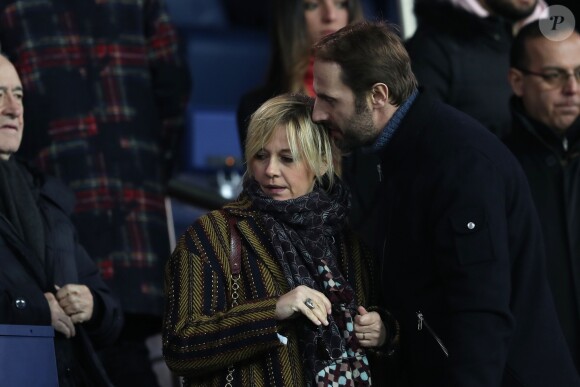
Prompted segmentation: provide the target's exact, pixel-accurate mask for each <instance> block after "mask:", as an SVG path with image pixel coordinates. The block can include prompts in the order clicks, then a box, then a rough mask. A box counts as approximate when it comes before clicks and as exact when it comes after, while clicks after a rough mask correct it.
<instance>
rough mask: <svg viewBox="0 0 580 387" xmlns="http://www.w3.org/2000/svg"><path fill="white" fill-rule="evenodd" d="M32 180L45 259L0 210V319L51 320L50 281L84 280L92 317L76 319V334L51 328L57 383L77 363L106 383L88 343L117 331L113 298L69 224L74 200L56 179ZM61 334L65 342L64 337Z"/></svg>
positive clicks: (101, 342) (104, 341) (108, 339)
mask: <svg viewBox="0 0 580 387" xmlns="http://www.w3.org/2000/svg"><path fill="white" fill-rule="evenodd" d="M23 170H24V169H23ZM25 173H26V172H25ZM34 181H35V184H37V185H36V187H35V189H38V190H39V199H38V207H39V209H40V213H41V216H42V218H43V220H44V235H45V243H46V247H45V260H44V262H42V261H41V260H40V258H39V257H38V256H36V255H35V254H34V253H33V251H32V250H31V249H30V248H29V247H28V246H27V245H26V243H25V242H24V241H23V240H22V238H20V237H19V236H18V234H17V233H16V232H15V228H14V226H13V225H12V224H11V223H10V222H9V221H8V219H7V218H6V217H5V216H4V215H2V214H1V213H0V324H13V325H14V324H16V325H20V324H22V325H51V314H50V308H49V306H48V302H47V300H46V298H45V296H44V293H46V292H54V291H55V285H58V286H61V287H62V286H64V285H67V284H83V285H86V286H87V287H88V288H89V289H90V291H91V293H92V295H93V301H94V310H93V318H92V319H91V321H89V322H86V323H82V324H77V325H76V327H75V328H76V336H75V337H74V338H72V339H66V338H65V337H64V336H62V335H61V334H60V333H56V337H55V342H56V346H55V348H56V357H57V367H58V371H59V380H60V385H61V386H69V385H71V384H69V382H68V379H67V377H68V375H67V369H74V368H75V367H79V366H80V365H82V367H83V370H84V372H86V373H87V376H88V377H89V378H90V379H91V380H92V382H93V383H94V384H93V385H94V386H108V385H109V383H108V379H107V378H106V376H105V372H104V370H103V368H102V366H101V364H100V363H99V361H98V359H97V356H96V354H95V351H94V349H93V348H94V347H96V348H99V347H103V346H105V345H109V344H112V343H113V341H114V340H115V339H116V338H117V337H118V335H119V332H120V331H121V326H122V323H123V320H122V313H121V310H120V306H119V302H118V301H117V300H116V299H115V298H114V297H113V296H112V294H111V292H110V290H109V289H108V287H107V286H106V285H105V283H104V282H103V280H102V279H101V277H100V275H99V271H98V268H97V266H96V265H95V264H94V263H93V261H92V260H91V259H90V258H89V256H88V255H87V253H86V252H85V250H84V249H83V248H82V246H81V245H79V243H78V240H77V235H76V231H75V228H74V226H73V224H72V223H71V221H70V219H69V217H68V213H70V211H72V207H73V205H74V197H73V194H72V193H71V192H70V191H69V190H68V189H67V188H66V187H65V186H64V185H62V183H60V182H58V181H57V180H56V179H51V178H46V179H45V178H43V177H42V176H40V175H37V176H35V177H34ZM67 340H70V342H71V343H72V345H71V346H69V345H67V344H65V343H64V341H67ZM71 348H72V350H71ZM0 384H1V383H0Z"/></svg>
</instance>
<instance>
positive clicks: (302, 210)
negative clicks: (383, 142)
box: [245, 181, 369, 385]
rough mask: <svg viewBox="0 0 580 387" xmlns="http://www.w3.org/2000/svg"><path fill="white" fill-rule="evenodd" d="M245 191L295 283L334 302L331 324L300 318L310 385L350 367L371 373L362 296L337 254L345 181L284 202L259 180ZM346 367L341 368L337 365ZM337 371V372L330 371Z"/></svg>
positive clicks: (346, 205) (290, 280)
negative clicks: (359, 327) (359, 317)
mask: <svg viewBox="0 0 580 387" xmlns="http://www.w3.org/2000/svg"><path fill="white" fill-rule="evenodd" d="M245 191H246V192H247V194H248V195H249V197H250V199H251V201H252V208H253V209H255V210H258V211H260V212H261V213H262V214H264V222H265V227H266V229H267V230H268V231H269V233H270V237H271V241H272V243H273V245H274V250H275V252H276V254H275V255H276V258H277V259H278V262H279V263H280V265H281V267H282V270H283V272H284V274H285V276H286V281H287V282H288V285H289V286H290V288H291V289H294V288H296V287H297V286H299V285H306V286H308V287H310V288H312V289H316V290H318V291H320V292H322V293H324V294H325V295H326V297H328V299H329V300H330V302H331V303H332V315H330V316H329V326H328V327H324V328H317V327H316V326H315V325H314V324H312V322H310V321H309V320H307V319H306V318H304V317H302V318H300V319H299V320H298V321H299V325H300V329H301V332H299V340H300V347H301V350H302V353H303V359H304V366H305V370H306V376H307V379H306V380H307V382H308V385H311V383H314V381H315V380H317V378H318V377H319V376H320V375H322V374H325V375H326V376H329V378H327V379H326V380H329V381H332V378H336V379H338V377H337V376H336V373H341V374H344V373H345V370H344V368H345V367H346V368H347V370H346V372H348V373H349V374H355V375H356V374H359V375H360V374H362V375H363V377H365V375H367V376H368V375H369V372H368V366H367V365H368V363H366V356H364V352H363V350H362V348H361V347H360V345H359V342H358V340H357V338H356V336H355V335H354V333H353V324H354V316H355V315H356V308H357V306H358V304H357V300H356V297H355V294H354V291H353V289H352V287H351V286H350V284H349V283H348V282H347V281H346V280H345V279H344V277H343V275H342V274H341V272H340V269H339V267H338V259H337V257H338V256H339V254H342V253H343V252H342V251H340V246H341V243H340V242H341V240H340V238H341V231H342V229H343V227H344V225H345V221H346V215H347V211H348V208H349V204H350V203H349V194H348V191H347V190H346V188H345V187H344V185H343V184H342V183H341V182H340V181H338V182H336V183H335V184H334V185H333V187H332V190H331V191H330V192H326V191H325V190H324V189H322V188H321V187H320V185H319V184H316V185H315V187H314V189H313V191H312V192H310V193H309V194H307V195H304V196H301V197H299V198H296V199H290V200H283V201H280V200H274V199H272V198H270V197H268V196H266V195H265V194H264V193H263V192H262V190H261V189H260V187H259V185H258V184H257V183H256V182H255V181H251V182H249V183H248V184H247V186H246V187H245ZM320 340H323V343H321V342H319V341H320ZM321 344H324V345H325V348H327V349H328V353H329V355H330V359H323V358H321V357H320V355H319V353H318V352H319V348H318V347H319V346H320V345H321ZM355 357H356V359H355ZM363 358H364V362H363V360H362V359H363ZM346 359H350V360H349V361H346ZM353 359H355V360H353ZM343 360H344V361H343ZM339 363H340V364H339ZM329 367H330V368H331V369H330V371H329ZM333 367H334V369H333ZM341 367H342V368H343V369H342V370H341V369H338V368H341ZM334 371H336V372H335V374H334V375H327V374H328V373H329V372H330V373H332V372H334ZM317 375H318V377H317ZM349 379H350V381H352V380H353V379H354V378H353V377H352V376H351V377H349ZM368 384H369V383H367V382H362V383H350V382H349V384H346V385H368ZM328 385H339V384H332V383H330V384H328Z"/></svg>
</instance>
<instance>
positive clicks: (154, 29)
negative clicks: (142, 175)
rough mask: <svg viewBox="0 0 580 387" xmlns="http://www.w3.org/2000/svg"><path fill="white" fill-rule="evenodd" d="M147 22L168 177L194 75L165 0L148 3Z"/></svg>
mask: <svg viewBox="0 0 580 387" xmlns="http://www.w3.org/2000/svg"><path fill="white" fill-rule="evenodd" d="M145 23H146V25H145V37H146V39H147V48H148V58H149V65H150V73H151V82H152V87H153V93H154V95H155V99H156V106H157V109H158V113H159V118H160V121H161V128H160V130H161V133H160V138H161V149H162V151H163V155H164V160H165V162H166V166H165V167H166V169H165V171H166V177H169V176H168V173H169V172H170V171H171V168H172V163H173V161H174V158H175V152H176V150H177V149H178V148H179V141H180V140H181V138H182V135H183V133H184V130H185V109H186V105H187V102H188V99H189V94H190V90H191V78H190V74H189V70H188V67H187V65H186V62H185V61H184V58H183V55H182V50H180V46H179V40H178V35H177V31H176V30H175V28H174V27H173V25H172V24H171V22H170V19H169V15H168V13H167V10H166V6H165V3H164V1H163V0H147V1H146V2H145Z"/></svg>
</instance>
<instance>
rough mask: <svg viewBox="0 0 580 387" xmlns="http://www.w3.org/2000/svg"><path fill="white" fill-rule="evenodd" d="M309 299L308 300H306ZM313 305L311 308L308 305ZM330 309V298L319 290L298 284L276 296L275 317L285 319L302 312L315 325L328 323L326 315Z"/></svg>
mask: <svg viewBox="0 0 580 387" xmlns="http://www.w3.org/2000/svg"><path fill="white" fill-rule="evenodd" d="M308 300H310V301H311V302H312V304H310V302H307V301H308ZM306 304H310V305H311V306H313V308H312V309H311V308H310V307H309V306H308V305H306ZM331 310H332V305H331V304H330V300H329V299H328V298H326V296H325V295H324V294H322V293H321V292H319V291H317V290H314V289H311V288H309V287H308V286H304V285H300V286H298V287H297V288H294V289H292V290H291V291H289V292H288V293H286V294H284V295H282V296H281V297H280V298H278V302H276V318H277V319H278V320H286V319H288V318H291V317H294V315H295V314H296V313H302V314H303V315H305V316H306V317H308V318H309V319H310V321H312V322H313V323H314V324H316V325H320V324H323V325H328V317H327V316H328V315H329V314H330V312H331Z"/></svg>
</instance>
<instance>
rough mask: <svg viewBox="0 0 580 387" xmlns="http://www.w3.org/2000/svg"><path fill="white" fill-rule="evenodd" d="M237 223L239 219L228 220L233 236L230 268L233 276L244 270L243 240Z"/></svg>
mask: <svg viewBox="0 0 580 387" xmlns="http://www.w3.org/2000/svg"><path fill="white" fill-rule="evenodd" d="M237 222H238V221H237V219H235V218H233V217H231V218H228V223H229V225H230V234H231V250H232V251H231V253H230V268H231V270H232V275H238V274H240V270H241V268H242V240H241V238H240V233H239V232H238V228H237V227H236V224H237Z"/></svg>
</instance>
